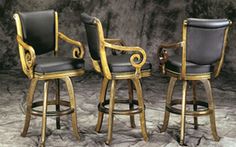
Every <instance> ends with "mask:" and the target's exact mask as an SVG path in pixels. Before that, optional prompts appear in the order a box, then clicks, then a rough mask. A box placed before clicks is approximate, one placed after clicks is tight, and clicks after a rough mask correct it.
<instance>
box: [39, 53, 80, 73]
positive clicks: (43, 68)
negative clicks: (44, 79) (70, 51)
mask: <svg viewBox="0 0 236 147" xmlns="http://www.w3.org/2000/svg"><path fill="white" fill-rule="evenodd" d="M83 67H84V60H83V59H75V58H68V57H41V58H38V59H36V65H35V68H34V70H35V72H38V73H43V74H46V73H52V72H61V71H69V70H76V69H81V68H83Z"/></svg>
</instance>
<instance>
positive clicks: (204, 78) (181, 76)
mask: <svg viewBox="0 0 236 147" xmlns="http://www.w3.org/2000/svg"><path fill="white" fill-rule="evenodd" d="M231 24H232V22H231V21H230V25H231ZM228 29H229V27H227V28H226V29H225V34H224V45H223V48H222V53H221V58H220V60H219V61H218V62H217V65H216V66H215V70H214V73H213V76H214V77H217V76H218V75H219V73H220V70H221V68H222V64H223V60H224V54H225V48H226V42H227V35H228ZM186 36H187V20H185V21H184V23H183V32H182V42H179V43H174V44H162V45H160V46H159V48H158V58H159V65H160V66H159V67H160V71H161V72H162V73H163V74H166V75H168V76H170V77H171V79H170V82H169V86H168V90H167V96H166V107H165V115H164V121H163V126H162V128H161V132H164V131H166V129H167V126H168V122H169V116H170V113H175V114H179V115H181V123H180V124H181V128H180V144H181V145H184V132H185V117H186V115H190V116H193V117H194V128H195V129H197V128H198V120H197V117H198V116H202V115H209V116H210V123H211V131H212V135H213V138H214V139H215V140H216V141H219V139H220V137H219V136H218V134H217V130H216V123H215V109H214V101H213V97H212V90H211V84H210V81H209V79H211V78H212V74H211V73H201V74H187V73H186ZM164 48H165V49H168V48H172V49H179V48H182V67H181V72H180V73H178V72H174V71H172V70H170V69H166V68H165V62H166V61H167V60H168V52H167V50H165V49H164ZM176 80H182V82H183V87H182V99H175V100H172V95H173V89H174V86H175V83H176ZM188 81H192V88H193V100H192V101H187V100H186V92H187V83H188ZM197 81H201V82H202V83H203V85H204V88H205V90H206V93H207V97H208V102H204V101H200V100H197V98H196V84H197ZM178 104H181V105H182V108H181V109H177V108H176V107H174V106H175V105H178ZM187 104H191V105H193V111H187V110H186V105H187ZM198 106H202V107H204V108H205V109H203V110H202V109H201V110H198V109H197V108H198Z"/></svg>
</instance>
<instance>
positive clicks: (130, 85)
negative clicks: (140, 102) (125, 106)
mask: <svg viewBox="0 0 236 147" xmlns="http://www.w3.org/2000/svg"><path fill="white" fill-rule="evenodd" d="M127 81H128V90H129V109H130V110H133V109H134V104H133V98H134V93H133V84H132V81H131V80H127ZM130 125H131V128H135V127H136V125H135V121H134V115H133V114H131V115H130Z"/></svg>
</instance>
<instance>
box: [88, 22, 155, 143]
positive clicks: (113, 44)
mask: <svg viewBox="0 0 236 147" xmlns="http://www.w3.org/2000/svg"><path fill="white" fill-rule="evenodd" d="M94 23H96V25H97V28H98V35H99V39H100V52H99V53H100V60H101V62H99V61H96V60H94V59H92V58H91V59H92V62H93V66H94V69H95V70H96V71H97V72H99V73H101V74H102V75H103V77H104V78H103V81H102V85H101V91H100V97H99V104H98V111H99V112H98V120H97V125H96V131H97V132H100V130H101V126H102V121H103V116H104V113H108V136H107V140H106V144H110V143H111V140H112V129H113V117H114V115H129V116H130V124H131V127H132V128H134V127H135V126H136V125H135V121H134V114H139V115H140V124H141V132H142V135H143V138H144V140H145V141H147V140H148V135H147V131H146V122H145V107H144V102H143V96H142V88H141V84H140V81H139V80H140V78H142V77H148V76H150V75H151V71H150V70H145V71H141V67H142V66H143V65H144V64H145V62H146V53H145V51H144V50H143V49H142V48H140V47H128V46H125V43H124V42H123V41H122V40H120V39H108V38H104V36H103V29H102V25H101V22H100V21H99V19H97V18H95V22H94ZM106 48H107V49H113V50H115V51H121V53H124V52H132V53H133V54H132V55H131V57H130V63H131V65H132V66H133V67H134V68H135V72H126V73H111V72H110V69H109V67H108V62H107V57H106ZM137 60H138V61H140V62H135V61H137ZM117 80H127V82H128V91H129V92H128V93H129V99H128V100H115V93H116V82H117ZM109 81H111V92H110V99H109V100H106V91H107V87H108V83H109ZM133 86H134V87H135V89H136V92H137V99H138V100H134V99H133ZM116 103H123V104H128V105H129V110H117V109H114V105H115V104H116ZM106 105H109V108H107V107H106ZM134 105H136V107H137V108H135V107H134Z"/></svg>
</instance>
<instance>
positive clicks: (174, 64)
mask: <svg viewBox="0 0 236 147" xmlns="http://www.w3.org/2000/svg"><path fill="white" fill-rule="evenodd" d="M165 66H166V69H169V70H171V71H174V72H177V73H181V68H182V57H181V56H179V55H174V56H170V57H169V59H168V61H167V62H166V64H165ZM213 70H214V66H212V65H198V64H195V63H192V62H188V61H187V62H186V73H187V74H201V73H211V72H213Z"/></svg>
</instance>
